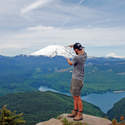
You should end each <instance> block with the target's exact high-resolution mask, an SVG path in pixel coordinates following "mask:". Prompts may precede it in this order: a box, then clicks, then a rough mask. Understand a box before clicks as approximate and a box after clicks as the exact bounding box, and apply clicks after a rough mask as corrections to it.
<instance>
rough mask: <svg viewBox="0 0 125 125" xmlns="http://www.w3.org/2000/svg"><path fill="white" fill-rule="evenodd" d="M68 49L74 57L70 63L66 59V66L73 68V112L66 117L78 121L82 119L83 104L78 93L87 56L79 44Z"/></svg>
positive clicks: (81, 84) (81, 85)
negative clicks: (72, 50)
mask: <svg viewBox="0 0 125 125" xmlns="http://www.w3.org/2000/svg"><path fill="white" fill-rule="evenodd" d="M69 47H71V48H73V49H74V51H75V53H76V56H75V57H74V58H73V60H72V61H70V59H68V58H67V62H68V64H69V65H73V66H74V68H73V72H72V80H71V94H72V96H73V99H74V110H72V113H71V114H69V115H68V117H74V120H76V121H79V120H82V119H83V115H82V112H83V104H82V100H81V97H80V93H81V89H82V87H83V78H84V64H85V61H86V58H87V54H86V52H85V51H84V47H83V46H82V45H81V44H80V43H75V44H74V45H70V46H69Z"/></svg>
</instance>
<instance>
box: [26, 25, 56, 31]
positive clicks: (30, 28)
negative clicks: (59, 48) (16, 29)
mask: <svg viewBox="0 0 125 125" xmlns="http://www.w3.org/2000/svg"><path fill="white" fill-rule="evenodd" d="M53 29H54V27H52V26H35V27H28V28H27V30H29V31H46V30H53Z"/></svg>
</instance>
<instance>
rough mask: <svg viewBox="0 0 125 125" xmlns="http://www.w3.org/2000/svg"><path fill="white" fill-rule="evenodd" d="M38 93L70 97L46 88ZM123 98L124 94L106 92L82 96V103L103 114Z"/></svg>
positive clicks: (41, 88) (42, 88)
mask: <svg viewBox="0 0 125 125" xmlns="http://www.w3.org/2000/svg"><path fill="white" fill-rule="evenodd" d="M39 90H40V91H52V92H56V93H61V94H65V95H69V96H71V95H70V94H69V93H63V92H59V91H56V90H54V89H50V88H46V87H40V88H39ZM124 97H125V92H118V93H116V92H106V93H103V94H95V93H92V94H89V95H86V96H82V99H83V100H84V101H87V102H90V103H92V104H94V105H96V106H98V107H99V108H100V109H101V110H102V111H103V112H105V113H107V111H108V110H109V109H111V108H112V107H113V104H114V103H116V102H118V101H119V100H120V99H122V98H124Z"/></svg>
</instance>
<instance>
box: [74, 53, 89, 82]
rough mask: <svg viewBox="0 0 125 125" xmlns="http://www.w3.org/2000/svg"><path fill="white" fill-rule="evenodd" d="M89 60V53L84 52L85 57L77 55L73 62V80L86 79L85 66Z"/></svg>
mask: <svg viewBox="0 0 125 125" xmlns="http://www.w3.org/2000/svg"><path fill="white" fill-rule="evenodd" d="M86 59H87V53H86V52H84V54H83V55H76V56H75V57H74V58H73V60H72V63H73V66H74V67H73V72H72V78H74V79H78V80H83V77H84V64H85V61H86Z"/></svg>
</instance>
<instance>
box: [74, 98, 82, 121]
mask: <svg viewBox="0 0 125 125" xmlns="http://www.w3.org/2000/svg"><path fill="white" fill-rule="evenodd" d="M77 104H78V113H77V115H76V116H75V118H74V120H76V121H79V120H82V119H83V116H82V112H83V104H82V99H81V97H80V96H77Z"/></svg>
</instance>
